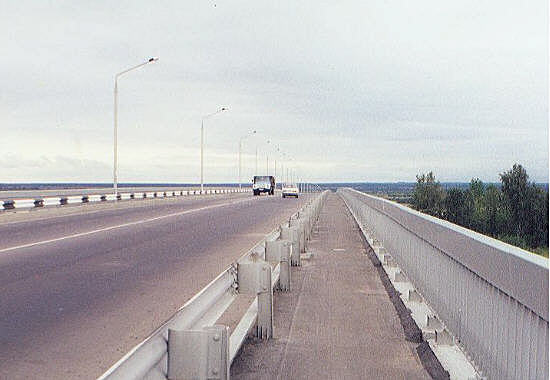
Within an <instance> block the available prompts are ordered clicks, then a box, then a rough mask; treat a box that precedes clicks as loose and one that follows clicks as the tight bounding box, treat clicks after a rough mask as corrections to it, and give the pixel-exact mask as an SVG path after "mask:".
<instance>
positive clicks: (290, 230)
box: [281, 226, 302, 267]
mask: <svg viewBox="0 0 550 380" xmlns="http://www.w3.org/2000/svg"><path fill="white" fill-rule="evenodd" d="M281 239H283V240H289V241H290V242H291V243H292V253H291V256H290V264H291V265H292V266H293V267H296V266H301V265H302V262H301V259H300V235H299V231H298V227H297V226H293V227H286V226H281Z"/></svg>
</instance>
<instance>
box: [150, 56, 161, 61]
mask: <svg viewBox="0 0 550 380" xmlns="http://www.w3.org/2000/svg"><path fill="white" fill-rule="evenodd" d="M158 60H159V57H151V58H149V62H155V61H158Z"/></svg>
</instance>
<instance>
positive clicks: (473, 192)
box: [412, 164, 548, 257]
mask: <svg viewBox="0 0 550 380" xmlns="http://www.w3.org/2000/svg"><path fill="white" fill-rule="evenodd" d="M500 180H501V187H500V188H499V187H497V186H495V185H489V186H486V185H484V184H483V182H481V181H480V180H479V179H477V178H475V179H472V181H471V182H470V187H469V188H468V189H465V190H462V189H459V188H451V189H448V190H447V191H445V189H444V188H443V187H442V186H441V184H440V183H439V182H438V181H436V179H435V176H434V174H433V173H432V172H429V173H428V174H421V175H417V176H416V185H415V188H414V191H413V196H412V207H413V208H414V209H416V210H419V211H422V212H424V213H427V214H430V215H433V216H436V217H438V218H442V219H445V220H448V221H450V222H453V223H456V224H459V225H461V226H464V227H466V228H469V229H472V230H475V231H478V232H481V233H483V234H486V235H489V236H492V237H494V238H497V239H499V240H502V241H504V242H506V243H508V244H512V245H515V246H517V247H520V248H523V249H527V250H529V251H532V252H534V253H536V254H539V255H541V256H545V257H548V191H547V190H544V189H542V188H540V187H538V186H536V185H535V183H533V182H529V176H528V175H527V172H526V171H525V169H524V168H523V167H522V166H521V165H519V164H514V166H513V167H512V169H510V170H509V171H507V172H504V173H501V174H500Z"/></svg>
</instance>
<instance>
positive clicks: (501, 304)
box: [339, 189, 548, 379]
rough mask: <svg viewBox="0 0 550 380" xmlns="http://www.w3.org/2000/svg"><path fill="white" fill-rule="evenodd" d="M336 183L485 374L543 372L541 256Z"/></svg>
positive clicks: (538, 375) (532, 375)
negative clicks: (344, 187) (342, 187)
mask: <svg viewBox="0 0 550 380" xmlns="http://www.w3.org/2000/svg"><path fill="white" fill-rule="evenodd" d="M339 191H340V193H341V194H342V196H343V197H344V199H345V200H346V203H347V204H348V207H350V208H351V209H352V211H353V212H354V213H355V215H356V217H357V218H358V221H359V223H361V224H362V225H363V226H364V227H365V228H366V229H368V230H369V231H372V234H373V235H374V236H376V240H378V241H380V242H381V244H382V245H383V247H384V248H385V249H386V250H387V251H388V252H389V254H391V257H392V258H393V259H395V260H396V261H397V263H398V264H399V267H400V268H401V269H402V270H403V271H404V273H405V274H406V276H407V278H408V279H409V280H410V281H411V282H412V283H413V284H414V286H415V287H416V289H418V290H419V291H420V292H421V293H422V295H423V296H424V298H425V299H426V300H427V302H428V303H429V305H430V307H432V308H433V310H435V311H436V312H437V314H438V316H439V317H440V318H441V320H442V322H443V323H444V325H445V326H446V328H447V329H448V330H449V332H451V333H452V335H453V336H454V337H455V338H456V339H457V342H459V345H460V346H461V347H462V348H463V349H464V350H465V351H466V352H467V353H468V354H469V355H470V356H471V358H472V361H473V362H474V364H475V365H476V367H478V369H479V371H480V372H481V373H483V375H484V376H487V377H488V378H495V379H497V378H498V379H547V378H548V261H547V260H546V259H544V258H542V257H538V256H536V255H534V254H531V253H529V252H526V251H524V250H521V249H519V248H516V247H513V246H510V245H508V244H505V243H502V242H500V241H498V240H495V239H492V238H490V237H487V236H484V235H481V234H479V233H476V232H474V231H471V230H468V229H466V228H463V227H460V226H457V225H455V224H452V223H449V222H446V221H443V220H440V219H437V218H434V217H431V216H429V215H425V214H422V213H419V212H417V211H415V210H412V209H410V208H408V207H405V206H402V205H399V204H397V203H394V202H390V201H387V200H385V199H382V198H378V197H374V196H371V195H367V194H364V193H360V192H358V191H355V190H351V189H343V190H339Z"/></svg>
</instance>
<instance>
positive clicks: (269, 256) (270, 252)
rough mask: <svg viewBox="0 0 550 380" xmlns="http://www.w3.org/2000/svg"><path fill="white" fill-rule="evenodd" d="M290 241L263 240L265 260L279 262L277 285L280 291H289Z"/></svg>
mask: <svg viewBox="0 0 550 380" xmlns="http://www.w3.org/2000/svg"><path fill="white" fill-rule="evenodd" d="M291 255H292V243H291V242H290V241H288V240H275V241H266V242H265V260H266V261H270V262H271V261H273V262H278V263H279V269H280V272H279V286H278V289H279V290H282V291H285V292H286V291H290V257H291Z"/></svg>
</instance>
